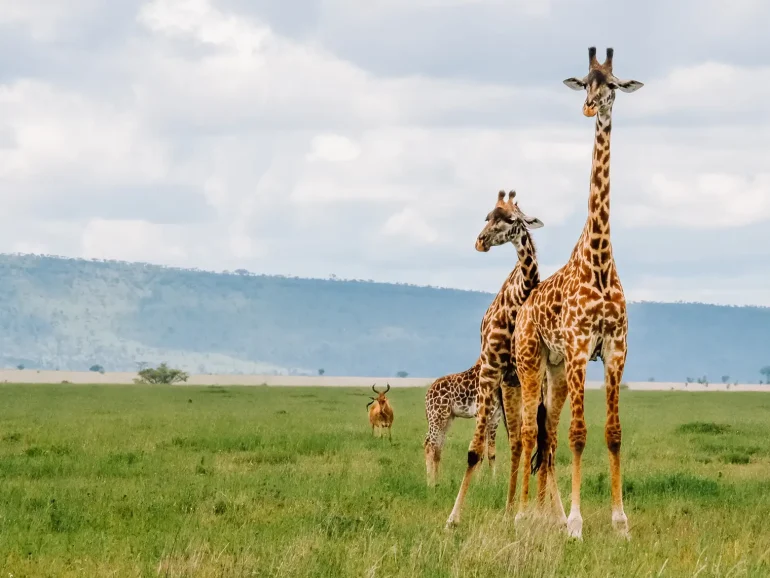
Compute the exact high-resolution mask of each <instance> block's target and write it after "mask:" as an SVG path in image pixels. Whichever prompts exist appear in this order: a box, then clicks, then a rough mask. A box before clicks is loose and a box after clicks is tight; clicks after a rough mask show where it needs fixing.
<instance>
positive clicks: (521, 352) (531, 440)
mask: <svg viewBox="0 0 770 578" xmlns="http://www.w3.org/2000/svg"><path fill="white" fill-rule="evenodd" d="M519 321H521V319H520V320H519ZM520 331H521V333H520ZM516 364H517V372H518V376H519V380H520V381H521V450H522V456H521V457H522V460H523V462H524V468H525V474H524V476H523V477H522V480H521V500H520V501H519V512H518V513H517V514H516V518H517V519H520V518H522V517H523V516H524V515H525V511H526V508H527V504H528V502H529V478H530V475H529V465H530V463H531V461H532V451H533V450H534V448H535V444H536V442H537V407H538V405H539V403H540V390H541V384H542V383H543V377H544V375H545V358H544V356H543V353H542V351H541V346H540V340H539V339H538V338H537V336H536V333H535V331H534V330H533V329H532V328H527V327H526V326H525V325H524V324H522V323H519V325H517V327H516Z"/></svg>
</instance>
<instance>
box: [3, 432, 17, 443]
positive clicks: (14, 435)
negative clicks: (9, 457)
mask: <svg viewBox="0 0 770 578" xmlns="http://www.w3.org/2000/svg"><path fill="white" fill-rule="evenodd" d="M3 441H4V442H18V441H21V434H20V433H19V432H14V433H9V434H5V435H4V436H3Z"/></svg>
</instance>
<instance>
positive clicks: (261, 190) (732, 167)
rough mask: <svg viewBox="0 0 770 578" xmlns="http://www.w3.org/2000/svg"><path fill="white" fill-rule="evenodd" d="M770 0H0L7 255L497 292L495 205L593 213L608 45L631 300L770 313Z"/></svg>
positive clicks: (578, 221) (539, 236)
mask: <svg viewBox="0 0 770 578" xmlns="http://www.w3.org/2000/svg"><path fill="white" fill-rule="evenodd" d="M768 21H770V3H768V2H766V1H764V0H731V1H729V2H727V1H726V0H677V2H669V1H668V0H650V1H648V2H638V1H632V0H607V1H600V0H366V1H362V0H219V1H217V0H149V1H144V2H139V1H128V0H110V1H109V2H107V1H106V0H66V1H63V0H24V2H20V1H19V0H0V195H1V196H2V202H3V210H2V211H0V251H1V252H17V251H19V252H33V253H47V254H57V255H67V256H78V257H89V258H90V257H99V258H101V257H105V258H116V259H125V260H138V261H148V262H153V263H161V264H169V265H179V266H185V267H200V268H205V269H214V270H223V269H235V268H240V267H242V268H246V269H249V270H251V271H255V272H264V273H281V274H291V275H301V276H316V277H326V276H328V275H329V274H331V273H334V274H336V275H337V276H338V277H347V278H362V279H375V280H383V281H404V282H411V283H418V284H433V285H443V286H451V287H460V288H469V289H483V290H489V291H497V289H498V288H499V286H500V284H501V282H502V281H503V279H504V278H505V277H506V275H507V273H508V271H509V270H510V268H511V267H512V266H513V264H514V261H515V254H514V251H513V249H512V247H501V248H499V249H497V250H493V251H491V252H490V253H487V254H479V253H476V252H475V250H474V248H473V244H474V240H475V237H476V235H477V234H478V232H479V231H480V230H481V228H482V226H483V224H484V216H485V215H486V213H487V212H488V211H489V210H490V209H491V207H492V206H493V204H494V200H495V197H496V193H497V191H498V190H499V189H501V188H504V189H506V190H507V189H511V188H515V189H516V190H517V191H518V195H519V204H520V206H521V207H522V209H524V210H525V211H526V212H528V213H529V214H531V215H533V216H537V217H538V218H540V219H541V220H542V221H543V222H544V223H545V227H544V228H543V229H540V230H538V231H536V233H535V235H536V241H537V243H538V248H539V251H540V252H539V255H540V262H541V265H542V267H543V269H544V270H545V272H546V273H550V272H552V271H554V270H555V269H556V268H558V267H559V266H560V265H561V264H563V262H564V261H565V260H566V259H567V257H568V256H569V253H570V251H571V249H572V247H573V245H574V242H575V240H576V239H577V237H578V235H579V233H580V230H581V228H582V225H583V222H584V221H585V216H586V210H587V195H588V175H589V170H590V151H591V145H592V139H593V125H592V121H591V120H590V119H586V118H584V117H583V116H582V114H581V106H582V101H583V96H582V95H581V94H579V93H576V92H573V91H571V90H569V89H567V88H566V87H565V86H564V85H563V84H562V82H561V81H562V80H563V79H564V78H566V77H569V76H575V75H582V74H584V73H585V72H586V62H587V55H586V51H587V47H588V46H589V45H592V44H595V45H597V46H598V47H599V50H600V54H603V51H604V47H606V46H614V48H615V50H616V56H615V72H616V74H617V75H618V76H620V77H624V78H633V79H636V80H640V81H642V82H644V83H645V86H644V88H642V89H641V90H640V91H638V92H636V93H633V94H625V93H619V94H618V97H617V100H616V103H615V108H614V131H613V143H612V146H613V158H612V199H613V201H612V203H613V204H612V227H613V229H612V235H613V243H614V246H615V255H616V261H617V263H618V268H619V270H620V273H621V277H622V279H623V282H624V286H625V288H626V292H627V295H628V297H629V298H630V299H632V300H664V301H672V300H680V299H681V300H693V301H707V302H715V303H734V304H764V305H770V289H769V288H770V272H769V271H770V40H768V37H767V34H766V23H767V22H768Z"/></svg>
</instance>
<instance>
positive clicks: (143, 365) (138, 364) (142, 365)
mask: <svg viewBox="0 0 770 578" xmlns="http://www.w3.org/2000/svg"><path fill="white" fill-rule="evenodd" d="M149 365H150V364H149V363H147V362H146V361H137V362H136V371H137V372H140V371H142V370H144V369H147V368H148V367H149Z"/></svg>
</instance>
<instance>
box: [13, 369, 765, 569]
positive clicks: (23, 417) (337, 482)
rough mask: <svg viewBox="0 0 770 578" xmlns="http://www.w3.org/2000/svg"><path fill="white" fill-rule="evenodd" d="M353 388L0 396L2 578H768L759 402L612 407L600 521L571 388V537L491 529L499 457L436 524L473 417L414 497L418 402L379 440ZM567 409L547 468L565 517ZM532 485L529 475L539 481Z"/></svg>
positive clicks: (678, 397)
mask: <svg viewBox="0 0 770 578" xmlns="http://www.w3.org/2000/svg"><path fill="white" fill-rule="evenodd" d="M369 394H370V392H369V391H367V390H363V389H361V390H357V389H349V388H339V389H320V388H318V389H311V388H267V387H243V388H238V387H230V388H207V387H164V386H125V387H123V386H94V387H91V386H75V385H55V386H34V385H24V386H19V385H7V384H5V385H0V407H2V408H3V412H2V417H1V418H0V569H2V573H0V577H4V576H10V575H13V577H14V578H18V577H21V576H29V577H45V576H51V577H69V576H73V577H74V576H116V577H122V576H174V577H179V576H196V577H198V576H201V577H209V576H227V577H239V576H318V577H321V576H323V577H330V578H331V577H335V578H336V577H348V576H351V577H352V576H378V577H379V576H382V577H384V576H399V577H416V576H426V577H427V576H429V577H450V576H458V577H459V576H463V577H464V576H506V575H507V576H533V577H550V576H554V577H555V576H570V577H588V576H597V577H599V576H600V577H607V576H623V577H627V576H628V577H631V576H645V577H646V576H672V577H673V576H694V575H698V576H700V577H707V576H723V577H727V576H730V577H737V576H756V577H760V576H762V577H765V576H768V575H770V531H769V530H768V520H769V519H770V443H768V440H770V419H769V416H770V396H768V395H765V394H762V393H757V394H754V393H686V392H681V393H680V392H665V393H651V392H633V391H629V390H624V391H623V392H622V394H621V412H622V415H621V418H622V424H623V428H624V437H623V460H624V462H623V468H624V487H625V492H626V493H625V499H626V513H627V514H628V516H629V520H630V523H631V531H632V535H633V538H632V541H631V542H629V543H625V542H623V541H620V540H619V539H617V538H616V537H615V535H614V534H613V532H612V530H611V527H610V508H609V482H608V475H607V472H608V465H607V455H606V448H605V445H604V435H603V419H604V401H603V397H602V394H601V392H593V391H590V392H588V393H587V402H586V405H587V408H588V416H587V417H588V422H589V433H588V446H587V448H586V451H585V453H584V460H583V463H584V477H583V494H582V495H583V517H584V520H585V523H584V532H583V535H584V541H583V542H582V543H575V542H571V541H569V540H567V539H566V538H565V537H564V536H563V535H562V534H560V533H557V532H553V531H552V530H548V529H544V528H542V527H541V526H538V525H537V523H536V522H533V521H531V522H527V523H526V524H522V525H520V526H518V527H517V526H515V525H514V523H513V522H512V521H511V520H509V519H507V518H504V517H503V516H502V509H503V506H504V504H505V486H506V484H507V470H508V451H507V447H506V445H507V444H506V442H505V435H504V430H503V429H502V427H501V432H500V443H499V444H498V445H499V450H498V464H499V472H498V476H497V478H496V479H494V480H493V479H492V478H491V476H490V474H489V471H488V469H487V467H486V464H484V469H483V471H482V472H481V474H480V475H479V476H478V477H477V478H476V480H475V483H474V484H473V485H472V487H471V491H470V493H469V499H468V502H467V505H466V509H465V512H464V516H463V519H462V523H461V525H460V527H459V528H457V529H456V530H454V531H452V532H446V531H444V530H443V525H444V522H445V520H446V518H447V516H448V514H449V511H450V510H451V507H452V503H453V501H454V498H455V493H456V490H457V487H458V485H459V481H460V478H461V476H462V472H463V470H464V460H465V454H466V450H467V443H468V440H469V439H470V438H469V436H470V432H471V429H472V427H473V424H472V422H471V421H470V420H457V421H456V423H455V425H454V426H453V429H452V430H451V432H450V437H449V441H448V443H447V447H446V449H445V452H444V454H445V456H444V461H443V464H442V466H443V467H442V471H441V475H440V482H439V486H438V487H437V488H435V489H433V490H429V489H428V488H427V487H426V484H425V471H424V462H423V457H422V440H423V437H424V434H425V417H424V406H423V395H424V390H421V389H407V390H404V389H395V390H391V392H390V394H389V397H390V399H391V400H392V403H393V406H394V409H395V413H396V419H395V424H394V427H393V443H392V444H391V443H389V442H388V441H387V439H373V438H372V437H371V433H370V429H369V426H368V422H367V413H366V408H365V406H366V403H367V402H368V400H369V399H368V398H369ZM567 426H568V410H565V413H564V415H563V416H562V431H561V437H560V447H559V450H558V455H557V464H558V477H559V485H560V488H561V493H562V498H563V500H564V502H565V507H566V508H567V509H569V486H570V479H569V471H570V470H569V468H570V466H569V463H570V454H569V451H568V448H567V442H566V440H567V436H566V429H567ZM533 485H534V484H533Z"/></svg>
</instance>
